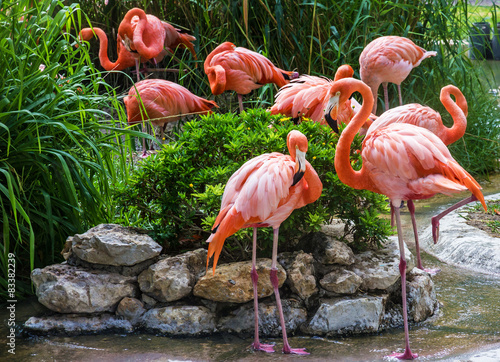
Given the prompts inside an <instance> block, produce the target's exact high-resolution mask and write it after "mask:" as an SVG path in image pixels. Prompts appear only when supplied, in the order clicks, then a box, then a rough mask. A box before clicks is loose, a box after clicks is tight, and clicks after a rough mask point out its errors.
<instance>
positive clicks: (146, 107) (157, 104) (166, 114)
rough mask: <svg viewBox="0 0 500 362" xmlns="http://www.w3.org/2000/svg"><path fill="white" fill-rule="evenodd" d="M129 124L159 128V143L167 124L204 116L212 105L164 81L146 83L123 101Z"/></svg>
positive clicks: (144, 151)
mask: <svg viewBox="0 0 500 362" xmlns="http://www.w3.org/2000/svg"><path fill="white" fill-rule="evenodd" d="M124 102H125V107H126V108H127V116H128V123H129V124H136V123H140V122H144V121H147V120H149V121H151V123H152V124H153V125H154V126H161V136H160V137H161V139H162V140H163V133H164V131H165V127H166V125H167V123H169V122H175V121H177V120H179V119H180V118H181V117H183V116H186V115H189V114H207V113H208V112H210V109H212V108H213V107H218V106H217V104H216V103H215V102H214V101H209V100H206V99H204V98H201V97H198V96H197V95H194V94H193V93H191V92H190V91H189V90H188V89H186V88H184V87H183V86H181V85H179V84H177V83H173V82H169V81H168V80H164V79H145V80H142V81H140V82H137V83H136V84H135V85H134V86H133V87H132V88H130V91H129V92H128V96H126V97H125V98H124ZM146 156H147V152H146V140H145V139H143V154H142V157H146Z"/></svg>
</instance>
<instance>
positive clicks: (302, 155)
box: [286, 130, 308, 186]
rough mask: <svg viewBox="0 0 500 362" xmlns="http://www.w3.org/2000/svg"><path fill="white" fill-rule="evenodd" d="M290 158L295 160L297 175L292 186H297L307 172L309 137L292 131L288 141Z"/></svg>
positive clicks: (295, 174) (294, 176)
mask: <svg viewBox="0 0 500 362" xmlns="http://www.w3.org/2000/svg"><path fill="white" fill-rule="evenodd" d="M286 143H287V146H288V151H289V152H290V156H292V158H294V159H295V173H294V175H293V183H292V186H294V185H296V184H297V183H298V182H299V181H300V180H301V179H302V177H303V176H304V173H305V172H306V153H307V147H308V142H307V137H306V136H304V134H303V133H301V132H300V131H297V130H293V131H290V133H288V136H287V140H286Z"/></svg>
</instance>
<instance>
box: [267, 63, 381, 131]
mask: <svg viewBox="0 0 500 362" xmlns="http://www.w3.org/2000/svg"><path fill="white" fill-rule="evenodd" d="M353 75H354V70H353V69H352V67H351V66H350V65H348V64H344V65H341V66H340V67H339V68H338V69H337V71H336V73H335V78H334V79H333V80H331V79H328V78H325V77H316V76H310V75H301V76H300V77H299V78H297V79H294V80H292V81H291V82H290V83H288V84H287V85H285V86H284V87H282V88H281V89H280V90H279V92H278V93H277V94H276V99H275V101H274V105H273V106H272V107H271V109H270V112H271V114H283V115H285V116H288V117H292V119H293V121H294V122H295V123H297V122H298V120H299V119H301V118H309V119H311V120H312V121H313V122H318V123H321V124H327V121H326V120H325V116H326V117H329V116H330V114H329V113H328V114H326V115H325V108H326V105H327V103H328V100H329V99H330V88H331V86H332V84H333V82H335V81H337V80H339V79H343V78H348V77H352V76H353ZM351 102H356V101H355V100H354V99H349V100H348V101H347V102H345V103H344V104H343V105H342V106H341V108H340V110H339V113H338V114H337V117H336V119H337V126H338V125H340V123H345V124H347V123H349V121H350V120H351V119H352V117H353V116H354V114H355V112H356V110H355V109H353V108H352V106H351ZM356 104H357V102H356ZM357 106H359V104H357ZM376 118H377V117H376V116H374V115H371V116H370V118H369V119H368V120H367V122H366V123H365V125H364V126H363V129H364V131H365V132H366V130H367V129H368V127H369V126H370V125H371V124H372V122H373V120H375V119H376ZM332 125H333V126H335V123H332ZM334 131H335V132H337V133H338V127H337V128H336V129H335V127H334Z"/></svg>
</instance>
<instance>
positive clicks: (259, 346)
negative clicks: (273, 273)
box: [251, 227, 274, 353]
mask: <svg viewBox="0 0 500 362" xmlns="http://www.w3.org/2000/svg"><path fill="white" fill-rule="evenodd" d="M256 255H257V228H256V227H254V228H253V249H252V272H251V275H252V284H253V311H254V318H255V333H254V340H253V343H252V348H253V349H254V350H256V351H264V352H269V353H271V352H274V346H273V345H272V344H263V343H260V341H259V293H258V290H257V282H258V280H259V275H258V274H257V269H256V267H255V266H256V264H257V256H256Z"/></svg>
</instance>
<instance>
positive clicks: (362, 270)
mask: <svg viewBox="0 0 500 362" xmlns="http://www.w3.org/2000/svg"><path fill="white" fill-rule="evenodd" d="M405 258H406V261H407V269H406V270H407V273H409V271H410V270H412V269H413V268H414V267H415V262H414V260H413V255H412V254H411V253H410V250H409V249H408V248H407V247H406V245H405ZM355 259H356V263H355V264H354V265H352V266H350V267H349V268H348V269H349V270H351V271H353V272H354V273H356V274H357V275H358V276H360V277H361V278H362V279H363V283H362V284H361V289H362V290H365V291H380V290H382V291H384V290H388V289H390V288H391V287H394V285H395V284H396V283H397V282H398V281H399V280H400V273H399V259H400V255H399V248H398V243H397V238H395V237H390V238H389V241H388V242H387V243H386V244H385V245H384V248H383V249H381V250H377V251H373V250H369V251H366V252H364V253H361V254H356V257H355Z"/></svg>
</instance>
